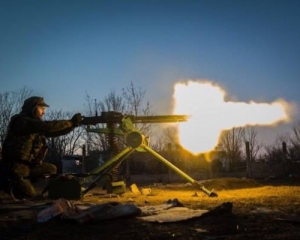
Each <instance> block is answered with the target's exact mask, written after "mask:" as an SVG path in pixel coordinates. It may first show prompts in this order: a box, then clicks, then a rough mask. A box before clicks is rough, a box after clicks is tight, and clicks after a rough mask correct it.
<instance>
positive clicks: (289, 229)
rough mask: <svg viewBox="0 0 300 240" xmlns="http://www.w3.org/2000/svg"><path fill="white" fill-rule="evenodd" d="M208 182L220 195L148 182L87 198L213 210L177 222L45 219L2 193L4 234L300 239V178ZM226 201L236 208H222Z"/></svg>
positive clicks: (26, 236) (96, 191)
mask: <svg viewBox="0 0 300 240" xmlns="http://www.w3.org/2000/svg"><path fill="white" fill-rule="evenodd" d="M203 184H204V185H205V186H206V187H207V188H208V189H211V188H214V189H215V190H214V191H215V192H217V193H218V195H219V196H218V197H216V198H211V197H208V196H207V195H205V194H204V193H203V192H201V191H199V189H198V188H195V187H194V186H191V185H189V184H183V183H181V184H167V185H164V184H153V185H149V186H143V187H144V188H147V189H151V193H150V194H148V195H142V194H139V193H138V194H137V193H132V192H131V191H126V193H125V194H123V195H120V196H116V195H107V194H104V193H103V190H99V189H94V190H93V191H91V193H90V194H88V195H86V197H84V198H83V199H82V200H81V202H82V203H96V204H102V203H107V202H118V203H120V204H126V203H133V204H135V205H137V206H140V207H141V206H147V205H148V206H149V205H150V206H151V205H153V206H155V205H159V204H162V203H164V202H165V201H167V200H169V199H175V198H176V199H178V200H179V201H180V203H182V204H183V206H185V207H187V208H190V209H204V210H209V212H208V213H207V214H204V215H203V216H201V217H196V218H193V219H189V220H184V221H179V222H171V223H158V222H147V221H143V220H141V219H139V218H138V217H127V218H116V219H113V220H104V221H98V222H97V221H96V222H88V223H86V224H78V223H75V222H74V221H70V220H67V219H62V218H61V217H55V218H53V219H51V220H49V221H47V222H43V223H39V222H37V219H36V215H37V213H38V212H40V211H41V208H38V207H36V208H29V209H22V206H24V205H22V204H21V203H19V205H18V204H9V203H11V200H10V198H9V196H7V195H5V194H3V193H1V194H0V201H1V202H0V205H2V207H1V209H0V239H1V240H6V239H23V240H26V239H28V240H29V239H30V240H35V239H36V240H40V239H44V240H46V239H72V240H73V239H74V240H75V239H103V240H105V239H109V240H112V239H122V240H126V239H128V240H129V239H130V240H132V239H137V240H138V239H145V240H146V239H183V240H189V239H205V240H223V239H224V240H225V239H243V240H244V239H300V211H299V210H298V209H299V207H300V184H299V182H298V181H281V180H271V181H263V182H257V181H254V180H246V179H217V180H211V181H209V182H207V184H206V183H203ZM138 187H139V186H138ZM139 188H140V187H139ZM47 201H49V200H47ZM37 202H39V201H36V203H37ZM77 202H78V201H77ZM224 204H225V205H226V204H227V206H228V205H229V206H232V209H231V208H226V209H224V208H222V206H224ZM4 206H7V208H6V209H5V207H4ZM16 206H19V207H20V208H19V209H16ZM26 206H27V205H26ZM12 208H14V209H12Z"/></svg>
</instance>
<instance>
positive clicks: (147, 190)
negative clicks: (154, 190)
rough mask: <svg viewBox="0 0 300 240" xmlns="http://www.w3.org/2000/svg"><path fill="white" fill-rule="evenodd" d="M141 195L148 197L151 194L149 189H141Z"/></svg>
mask: <svg viewBox="0 0 300 240" xmlns="http://www.w3.org/2000/svg"><path fill="white" fill-rule="evenodd" d="M142 194H143V195H146V196H147V195H150V194H151V188H142Z"/></svg>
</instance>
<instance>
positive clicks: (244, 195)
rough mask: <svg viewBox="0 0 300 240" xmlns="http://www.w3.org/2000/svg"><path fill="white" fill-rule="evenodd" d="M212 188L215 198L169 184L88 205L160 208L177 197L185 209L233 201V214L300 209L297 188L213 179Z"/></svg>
mask: <svg viewBox="0 0 300 240" xmlns="http://www.w3.org/2000/svg"><path fill="white" fill-rule="evenodd" d="M203 185H204V186H205V187H206V188H207V189H209V190H211V189H214V190H215V192H216V193H217V194H218V197H214V198H212V197H208V196H207V195H206V194H205V193H203V192H202V191H201V190H200V189H199V188H197V187H195V186H190V185H188V184H168V185H159V186H155V185H153V186H148V188H151V194H150V195H142V194H133V193H131V192H130V191H128V192H126V193H125V194H124V195H122V196H120V197H118V198H113V199H107V198H103V199H101V198H97V197H92V198H87V199H86V200H87V201H89V202H91V201H92V202H97V203H101V202H108V201H118V202H121V203H128V202H131V203H135V204H137V205H139V206H145V205H159V204H162V203H164V202H166V201H167V200H169V199H175V198H177V199H178V200H179V201H180V202H181V203H183V204H184V205H185V206H187V207H190V208H194V209H196V208H197V209H208V210H209V209H212V208H215V207H216V206H218V205H220V204H222V203H224V202H232V203H233V207H234V211H236V212H240V213H244V214H247V213H249V212H250V211H254V210H255V209H259V208H264V209H271V210H272V211H281V212H286V213H296V212H298V209H299V207H300V186H288V185H276V186H271V185H263V184H260V183H258V182H256V181H255V180H252V179H237V178H224V179H213V180H210V181H207V182H205V183H204V184H203Z"/></svg>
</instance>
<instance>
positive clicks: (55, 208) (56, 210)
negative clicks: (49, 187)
mask: <svg viewBox="0 0 300 240" xmlns="http://www.w3.org/2000/svg"><path fill="white" fill-rule="evenodd" d="M70 211H72V212H74V211H75V207H74V205H73V204H71V203H70V202H69V201H68V200H66V199H64V198H60V199H58V200H56V201H54V203H53V204H52V205H51V206H49V207H47V208H45V209H43V210H42V211H40V212H39V213H38V214H37V221H38V222H46V221H48V220H50V219H51V218H54V217H56V216H59V215H62V214H65V213H67V212H70Z"/></svg>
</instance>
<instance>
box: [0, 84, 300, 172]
mask: <svg viewBox="0 0 300 240" xmlns="http://www.w3.org/2000/svg"><path fill="white" fill-rule="evenodd" d="M32 92H33V91H32V90H30V89H28V88H27V87H23V88H21V89H19V90H16V91H4V92H0V142H1V144H2V143H3V141H4V138H5V135H6V131H7V126H8V123H9V120H10V118H11V117H12V116H13V115H14V114H16V113H18V112H20V110H21V107H22V104H23V102H24V100H25V99H26V98H28V97H30V96H31V95H32ZM145 96H146V91H145V90H143V89H142V88H140V87H136V86H135V85H134V84H133V83H132V82H131V83H130V84H129V85H128V86H126V87H124V88H122V89H121V91H120V93H118V92H116V91H110V92H109V93H108V94H107V95H106V96H104V97H103V99H97V98H95V97H91V96H90V95H89V94H86V96H85V99H84V101H85V104H84V113H83V115H85V116H95V115H96V114H101V112H107V111H116V112H121V113H123V114H128V115H134V116H151V115H155V114H154V113H155V112H154V110H153V109H152V106H151V105H150V102H149V101H146V99H145ZM73 114H74V112H71V111H64V110H55V109H51V108H50V109H48V110H47V112H46V114H45V117H44V120H58V119H70V118H71V117H72V116H73ZM98 127H101V128H103V127H105V124H99V126H98ZM136 128H137V129H138V130H139V131H140V132H141V133H143V134H144V135H145V136H153V135H155V136H156V137H155V138H154V141H150V143H149V144H150V145H151V147H152V148H153V149H154V150H156V151H158V152H161V151H164V150H166V149H167V148H170V146H172V145H173V146H176V151H177V152H178V151H180V152H181V153H182V154H181V156H189V154H187V153H184V152H185V150H184V149H183V148H181V147H180V145H179V141H178V137H177V131H176V128H175V127H166V128H161V127H159V126H157V125H156V124H137V125H136ZM257 134H258V130H257V126H249V127H242V128H232V129H230V130H227V131H223V132H222V134H221V137H220V139H219V143H218V145H217V146H216V148H215V151H217V152H220V153H222V154H223V156H224V157H225V158H226V159H227V160H228V162H229V168H230V169H232V168H233V167H234V166H236V165H238V164H239V163H240V162H243V161H245V160H246V157H247V156H246V151H245V143H246V142H247V143H248V146H249V149H248V150H249V151H248V156H249V158H250V161H269V162H279V161H281V160H282V154H283V152H282V144H283V143H284V144H285V145H286V149H287V151H286V155H287V156H286V158H287V159H291V160H292V159H299V160H300V122H299V123H298V124H295V125H294V126H293V128H292V134H289V135H288V134H286V135H281V136H278V137H277V138H276V139H275V141H274V142H273V143H271V144H265V143H263V142H261V141H260V140H259V139H258V137H257ZM114 138H116V139H114V140H113V141H114V142H115V143H116V144H117V149H122V147H124V146H125V143H124V140H123V138H122V136H118V135H116V136H114ZM47 144H48V146H49V149H50V151H49V155H50V157H51V158H53V159H58V160H60V159H61V157H62V156H64V155H75V154H78V153H79V154H80V153H81V150H82V148H83V146H86V148H87V152H88V154H94V155H97V154H99V153H102V154H105V153H107V154H110V153H109V151H110V149H111V146H110V145H109V141H108V136H107V135H106V134H94V133H88V132H87V131H86V127H85V126H82V127H78V128H76V129H75V130H74V131H72V132H71V133H69V134H67V135H65V136H61V137H56V138H49V139H47ZM199 144H201V143H199ZM116 151H118V150H116Z"/></svg>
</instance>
